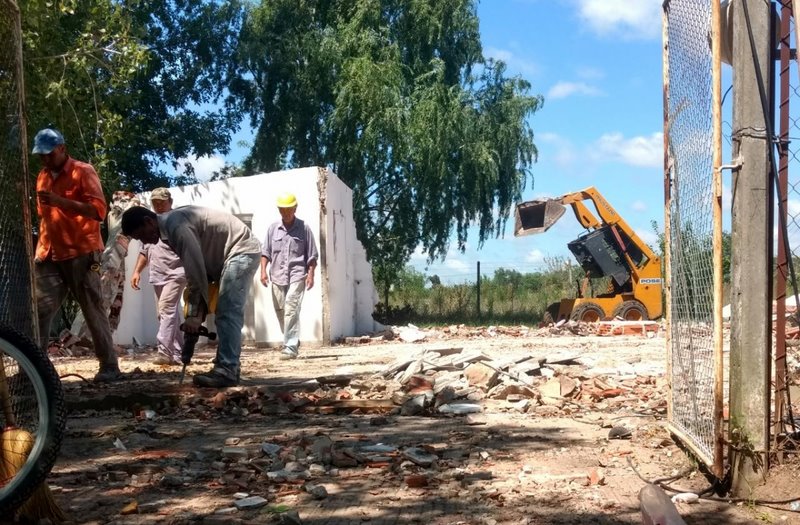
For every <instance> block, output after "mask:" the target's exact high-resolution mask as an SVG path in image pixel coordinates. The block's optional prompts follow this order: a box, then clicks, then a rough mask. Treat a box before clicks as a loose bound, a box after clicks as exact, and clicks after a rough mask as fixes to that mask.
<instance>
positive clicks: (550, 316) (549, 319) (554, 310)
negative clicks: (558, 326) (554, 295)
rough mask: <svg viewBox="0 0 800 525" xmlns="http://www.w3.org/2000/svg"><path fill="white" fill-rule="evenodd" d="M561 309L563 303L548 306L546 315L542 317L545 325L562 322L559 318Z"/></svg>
mask: <svg viewBox="0 0 800 525" xmlns="http://www.w3.org/2000/svg"><path fill="white" fill-rule="evenodd" d="M559 308H561V303H560V302H558V303H553V304H551V305H550V306H548V307H547V308H546V309H545V311H544V315H543V316H542V322H543V323H544V324H554V323H557V322H558V321H560V319H559V318H558V310H559Z"/></svg>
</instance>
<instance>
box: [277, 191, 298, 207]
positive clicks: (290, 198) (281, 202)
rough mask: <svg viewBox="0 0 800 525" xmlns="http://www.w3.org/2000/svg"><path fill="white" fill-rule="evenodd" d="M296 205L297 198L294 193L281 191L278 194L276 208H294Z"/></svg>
mask: <svg viewBox="0 0 800 525" xmlns="http://www.w3.org/2000/svg"><path fill="white" fill-rule="evenodd" d="M295 206H297V198H296V197H295V196H294V193H281V194H280V195H278V208H294V207H295Z"/></svg>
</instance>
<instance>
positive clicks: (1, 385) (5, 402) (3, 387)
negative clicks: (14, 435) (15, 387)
mask: <svg viewBox="0 0 800 525" xmlns="http://www.w3.org/2000/svg"><path fill="white" fill-rule="evenodd" d="M3 356H5V353H4V352H2V351H0V405H2V406H3V415H4V416H5V418H6V427H15V426H17V421H16V418H15V417H14V410H13V409H12V408H11V393H10V392H9V391H8V380H7V379H6V365H5V362H4V361H3ZM1 430H2V429H0V431H1Z"/></svg>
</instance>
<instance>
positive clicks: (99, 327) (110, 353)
mask: <svg viewBox="0 0 800 525" xmlns="http://www.w3.org/2000/svg"><path fill="white" fill-rule="evenodd" d="M100 257H101V252H92V253H87V254H85V255H79V256H78V257H75V258H73V259H67V260H66V261H58V262H54V261H52V260H50V259H48V260H45V261H41V262H38V261H37V262H36V264H35V275H36V304H37V308H38V312H39V344H40V345H41V346H42V348H43V349H44V350H45V351H47V345H48V342H49V339H50V325H51V323H52V322H53V318H54V317H55V315H56V313H57V312H58V309H59V308H60V307H61V303H63V302H64V299H65V298H66V296H67V291H70V292H72V295H73V296H74V297H75V299H77V301H78V304H79V305H80V307H81V312H82V313H83V317H84V318H85V319H86V324H87V326H88V327H89V333H91V334H92V343H94V353H95V355H96V356H97V360H98V361H100V366H101V367H105V366H117V353H116V352H115V351H114V342H113V340H112V338H111V327H110V326H109V324H108V315H107V312H106V306H107V305H105V304H104V301H103V294H102V292H101V286H100Z"/></svg>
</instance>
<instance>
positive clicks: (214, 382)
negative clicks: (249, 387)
mask: <svg viewBox="0 0 800 525" xmlns="http://www.w3.org/2000/svg"><path fill="white" fill-rule="evenodd" d="M192 382H193V383H194V384H195V386H199V387H203V388H226V387H229V386H236V385H238V384H239V380H238V379H233V378H231V377H229V376H227V375H225V374H223V373H222V372H220V371H218V370H217V369H214V370H211V371H210V372H207V373H205V374H197V375H195V376H194V377H193V378H192Z"/></svg>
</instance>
